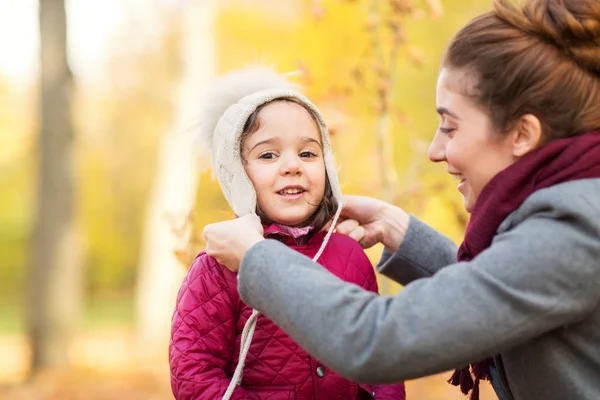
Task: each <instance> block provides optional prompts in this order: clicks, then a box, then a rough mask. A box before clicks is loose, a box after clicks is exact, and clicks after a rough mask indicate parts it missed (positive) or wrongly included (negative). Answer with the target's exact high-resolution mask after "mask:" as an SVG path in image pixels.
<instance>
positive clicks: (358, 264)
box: [349, 243, 406, 400]
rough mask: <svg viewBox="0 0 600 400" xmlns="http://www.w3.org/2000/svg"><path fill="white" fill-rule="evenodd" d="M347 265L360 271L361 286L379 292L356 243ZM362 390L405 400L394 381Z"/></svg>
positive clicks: (384, 399) (375, 396) (377, 396)
mask: <svg viewBox="0 0 600 400" xmlns="http://www.w3.org/2000/svg"><path fill="white" fill-rule="evenodd" d="M349 261H350V263H349V265H354V266H355V268H358V269H359V271H360V272H361V274H360V275H362V276H364V281H363V282H364V283H363V288H364V289H366V290H369V291H371V292H374V293H379V288H378V286H377V279H376V277H375V271H374V270H373V266H372V265H371V261H370V260H369V258H368V257H367V255H366V254H365V252H364V250H363V249H362V247H360V245H358V243H357V244H356V249H353V251H352V254H351V255H350V260H349ZM360 387H361V388H362V389H363V390H366V391H367V392H368V393H369V394H370V395H371V396H372V398H373V399H376V400H379V399H381V400H405V399H406V390H405V387H404V383H394V384H385V385H369V384H360Z"/></svg>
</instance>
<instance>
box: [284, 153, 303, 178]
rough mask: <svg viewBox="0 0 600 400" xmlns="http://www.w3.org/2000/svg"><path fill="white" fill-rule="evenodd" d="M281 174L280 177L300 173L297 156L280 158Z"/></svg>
mask: <svg viewBox="0 0 600 400" xmlns="http://www.w3.org/2000/svg"><path fill="white" fill-rule="evenodd" d="M281 161H282V165H281V174H282V175H297V174H299V173H300V172H301V170H302V168H301V166H300V160H299V158H298V156H296V155H295V154H294V155H291V156H285V157H282V160H281Z"/></svg>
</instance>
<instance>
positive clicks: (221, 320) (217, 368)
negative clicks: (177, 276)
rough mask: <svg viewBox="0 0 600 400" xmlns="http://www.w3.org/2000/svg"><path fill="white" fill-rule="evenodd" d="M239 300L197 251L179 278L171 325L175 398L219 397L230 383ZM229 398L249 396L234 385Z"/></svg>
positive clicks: (215, 266) (220, 273)
mask: <svg viewBox="0 0 600 400" xmlns="http://www.w3.org/2000/svg"><path fill="white" fill-rule="evenodd" d="M236 316H237V304H236V302H234V300H233V299H232V295H231V291H230V289H229V286H228V284H227V281H226V279H225V276H224V275H223V270H222V268H221V266H219V264H218V263H217V262H216V261H215V260H214V259H212V258H211V257H209V256H207V255H206V254H204V253H201V254H200V255H199V256H198V257H197V258H196V259H195V260H194V262H193V264H192V266H191V268H190V270H189V272H188V275H187V276H186V277H185V279H184V280H183V283H182V284H181V288H180V289H179V294H178V295H177V302H176V306H175V311H174V313H173V319H172V324H171V340H170V343H169V364H170V370H171V389H172V391H173V395H174V396H175V399H177V400H192V399H194V400H195V399H220V398H221V397H222V396H223V394H224V393H225V391H226V390H227V387H228V385H229V382H230V377H229V376H227V374H226V372H225V371H226V369H228V367H230V366H231V363H232V360H233V352H234V348H235V335H236V330H235V325H236ZM231 398H232V399H248V398H252V396H249V395H248V394H247V393H246V392H245V390H244V389H242V388H241V387H237V388H236V389H235V392H234V394H233V396H232V397H231Z"/></svg>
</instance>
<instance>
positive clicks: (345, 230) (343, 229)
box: [335, 219, 358, 236]
mask: <svg viewBox="0 0 600 400" xmlns="http://www.w3.org/2000/svg"><path fill="white" fill-rule="evenodd" d="M357 227H358V221H356V220H354V219H347V220H344V221H342V222H340V223H338V224H337V226H336V227H335V230H336V232H337V233H341V234H342V235H346V236H349V235H350V232H352V231H353V230H355V229H356V228H357Z"/></svg>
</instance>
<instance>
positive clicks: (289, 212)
mask: <svg viewBox="0 0 600 400" xmlns="http://www.w3.org/2000/svg"><path fill="white" fill-rule="evenodd" d="M258 118H259V121H260V124H259V128H258V130H257V131H255V132H254V133H251V134H249V135H248V136H246V137H245V138H244V139H243V143H242V156H243V158H244V168H245V170H246V174H248V177H249V178H250V181H251V182H252V184H253V185H254V189H255V190H256V195H257V200H258V205H259V207H260V209H261V210H262V212H263V213H264V214H265V215H266V216H267V218H269V219H270V220H271V221H273V222H276V223H279V224H283V225H288V226H297V225H301V224H302V223H303V222H304V221H306V220H307V219H308V218H309V217H310V216H311V215H312V214H313V213H314V212H315V211H316V209H317V207H318V206H319V204H320V203H321V201H322V200H323V196H324V193H325V179H326V175H325V162H324V160H323V150H322V147H321V134H320V132H319V128H318V127H317V123H316V122H315V120H314V119H313V118H312V116H311V114H310V113H309V111H308V110H306V109H305V108H304V107H302V106H301V105H299V104H297V103H294V102H289V101H275V102H273V103H271V104H268V105H266V106H265V107H263V108H262V109H261V110H260V112H259V115H258Z"/></svg>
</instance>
